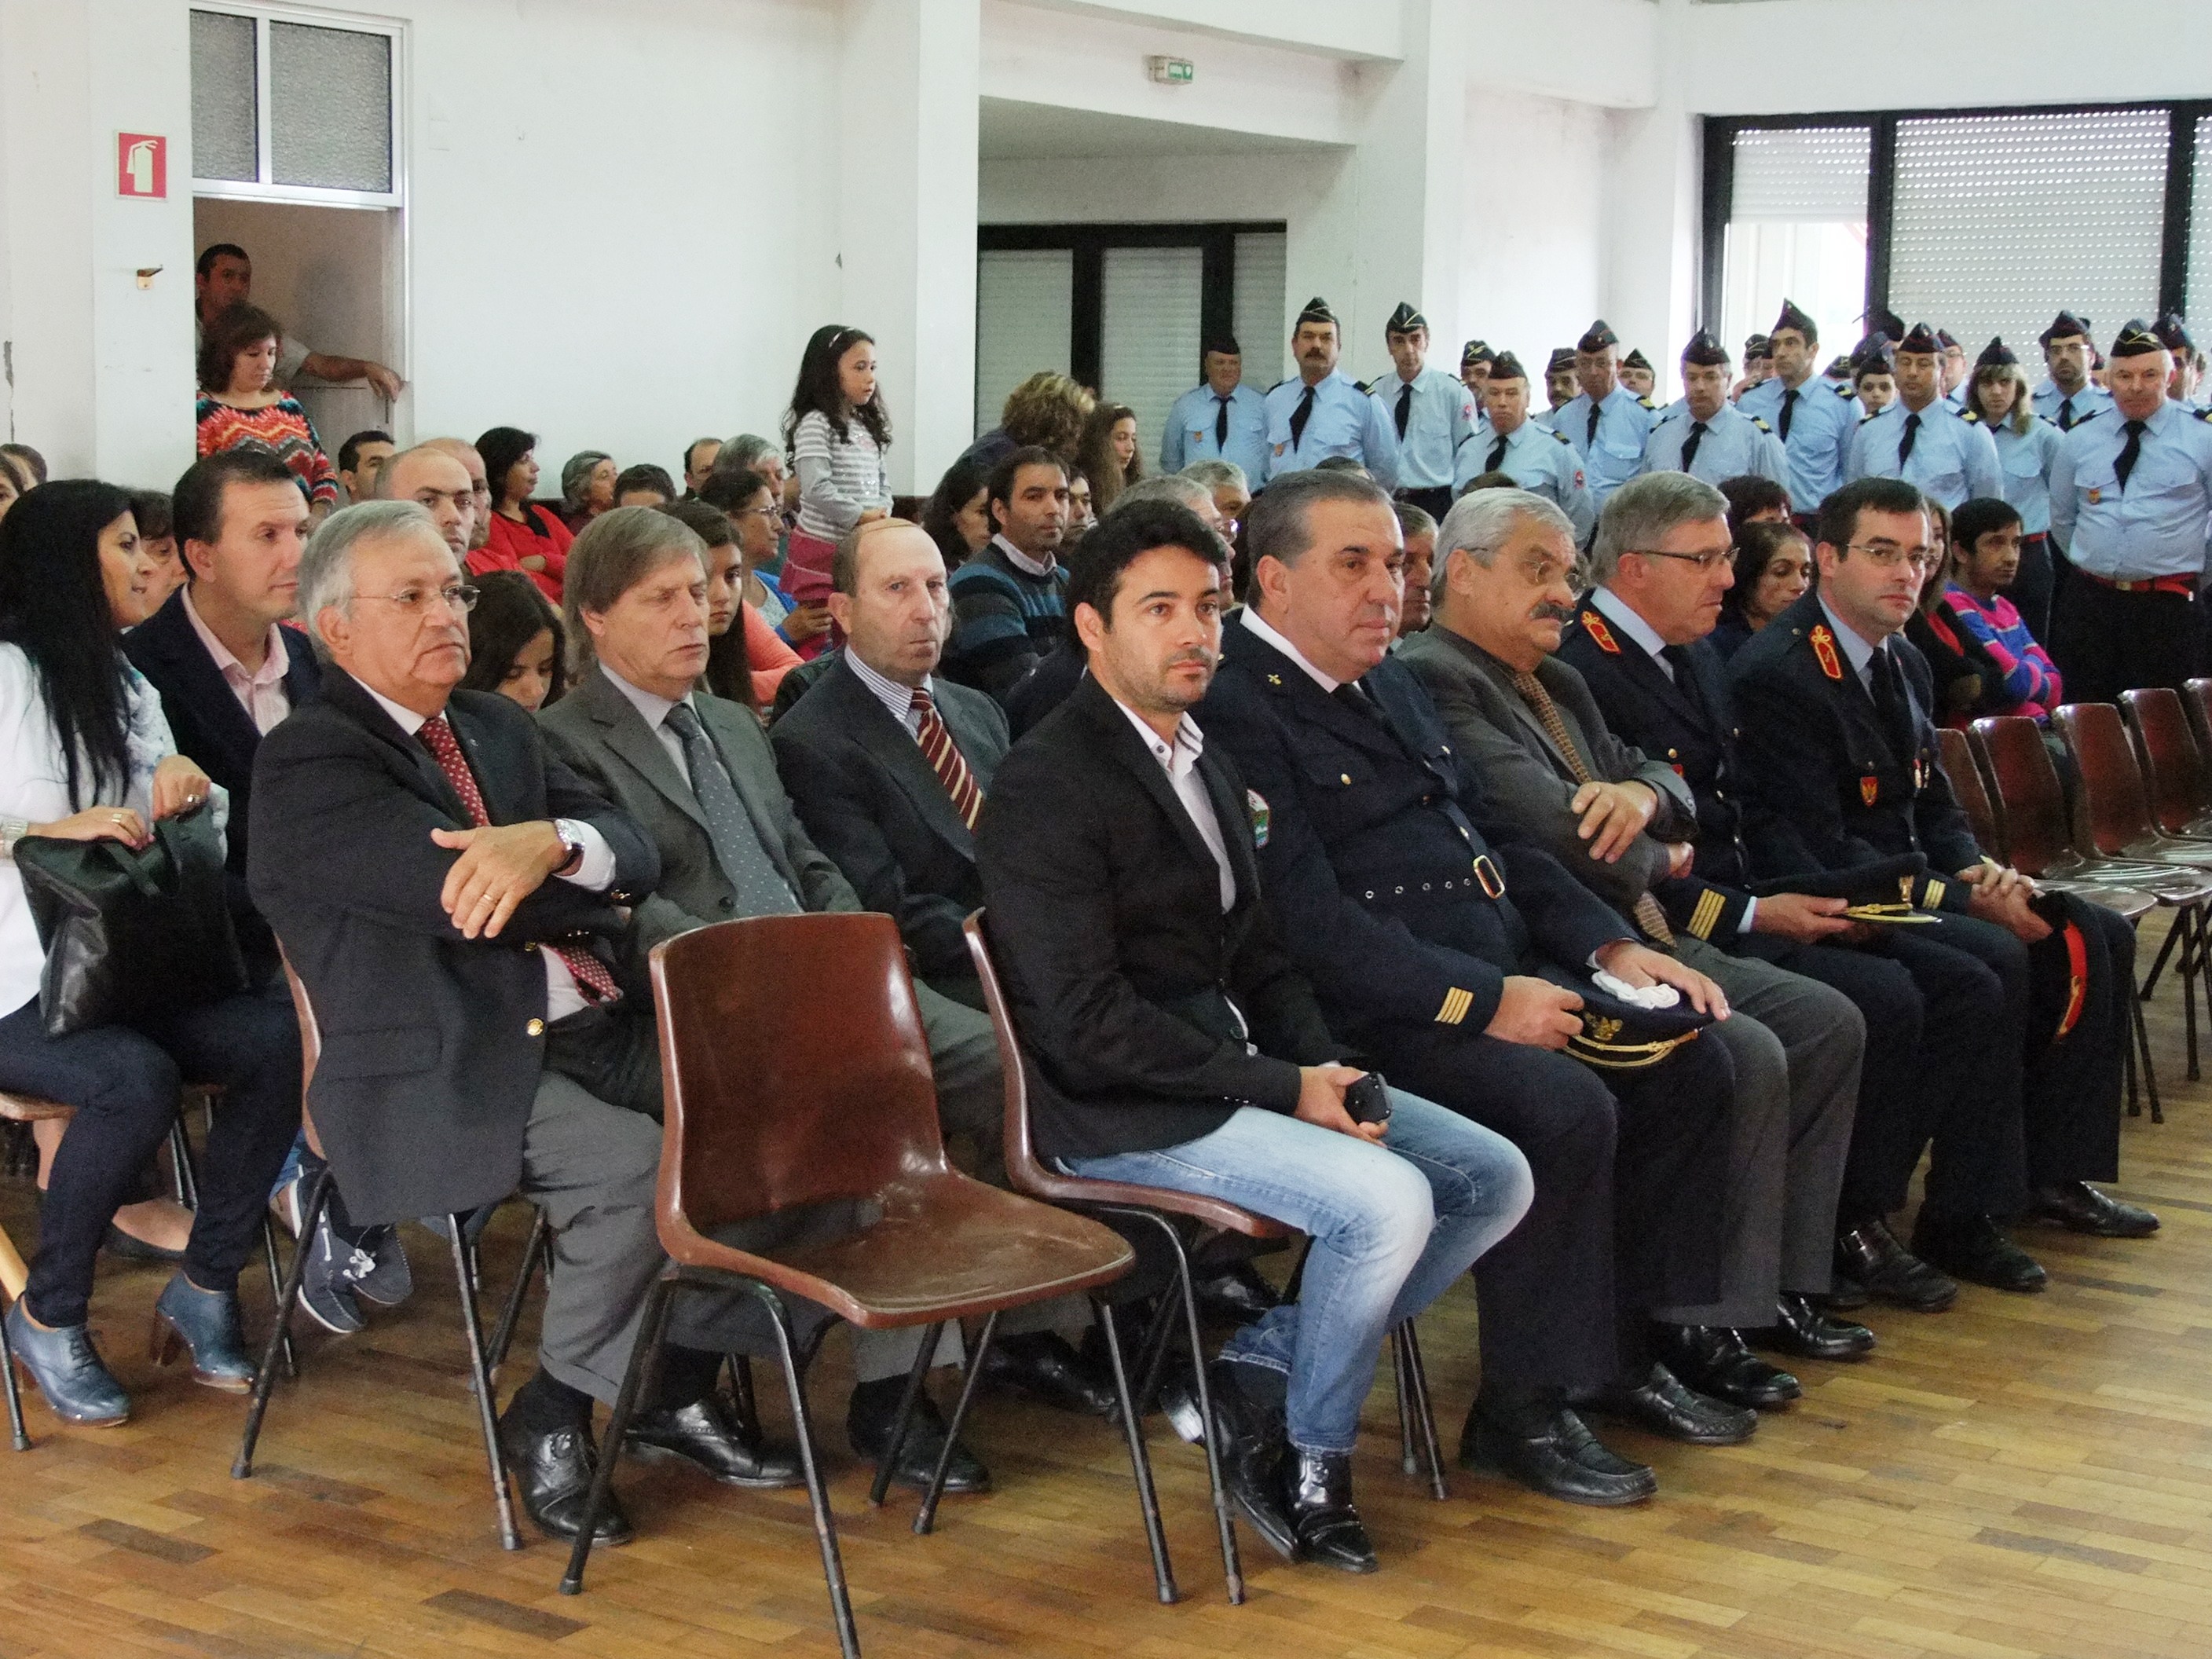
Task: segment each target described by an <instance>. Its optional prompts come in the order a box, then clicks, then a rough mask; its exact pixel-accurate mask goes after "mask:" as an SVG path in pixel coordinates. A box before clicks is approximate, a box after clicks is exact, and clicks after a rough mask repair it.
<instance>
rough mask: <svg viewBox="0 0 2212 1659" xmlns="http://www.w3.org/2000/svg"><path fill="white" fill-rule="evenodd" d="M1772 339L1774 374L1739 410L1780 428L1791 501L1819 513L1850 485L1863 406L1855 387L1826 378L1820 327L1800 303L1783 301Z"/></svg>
mask: <svg viewBox="0 0 2212 1659" xmlns="http://www.w3.org/2000/svg"><path fill="white" fill-rule="evenodd" d="M1767 339H1768V341H1769V343H1770V348H1771V350H1772V351H1773V353H1774V374H1773V375H1772V376H1771V378H1770V379H1768V380H1762V381H1760V382H1759V384H1758V385H1757V386H1753V387H1752V388H1751V390H1750V391H1748V392H1745V393H1744V394H1743V396H1742V397H1741V398H1737V399H1736V404H1735V406H1736V407H1737V408H1738V409H1740V410H1742V411H1743V412H1744V413H1745V414H1747V415H1756V416H1759V419H1760V420H1762V421H1765V422H1766V423H1767V425H1769V426H1771V427H1772V428H1774V435H1775V436H1776V437H1778V438H1779V439H1781V440H1782V447H1783V449H1784V451H1785V452H1787V453H1788V454H1789V457H1790V505H1791V506H1792V507H1795V508H1796V510H1797V512H1799V513H1813V512H1814V511H1817V510H1818V508H1819V507H1820V503H1821V502H1822V501H1826V499H1827V498H1828V496H1829V495H1830V494H1831V493H1832V492H1833V491H1834V490H1835V489H1838V487H1839V486H1840V485H1841V484H1842V483H1843V482H1844V453H1845V452H1846V451H1847V450H1848V449H1849V447H1850V440H1851V434H1852V432H1853V431H1854V430H1855V429H1856V428H1857V425H1858V418H1859V406H1858V402H1857V399H1856V398H1853V397H1852V395H1851V391H1850V387H1849V386H1837V385H1836V384H1835V383H1834V382H1832V381H1830V380H1822V379H1821V378H1820V374H1818V372H1817V367H1818V364H1819V362H1820V326H1819V325H1817V324H1815V323H1814V320H1813V319H1811V318H1810V317H1808V316H1807V315H1806V314H1805V313H1803V312H1802V311H1800V310H1799V309H1798V308H1797V307H1796V304H1795V303H1794V302H1792V301H1789V300H1784V301H1783V302H1782V315H1781V316H1780V317H1779V318H1778V319H1776V320H1775V324H1774V328H1773V330H1772V331H1771V333H1770V334H1769V335H1768V336H1767Z"/></svg>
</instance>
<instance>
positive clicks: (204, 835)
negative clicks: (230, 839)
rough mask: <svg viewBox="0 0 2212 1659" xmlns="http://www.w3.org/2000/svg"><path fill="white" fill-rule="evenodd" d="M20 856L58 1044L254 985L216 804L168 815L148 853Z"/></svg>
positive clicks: (32, 846) (25, 847)
mask: <svg viewBox="0 0 2212 1659" xmlns="http://www.w3.org/2000/svg"><path fill="white" fill-rule="evenodd" d="M15 868H16V870H17V871H18V872H20V873H21V876H22V878H23V894H24V896H25V898H26V899H27V900H28V901H29V903H30V908H31V920H32V921H33V922H34V923H35V924H37V927H38V929H39V940H40V943H41V944H42V945H45V946H46V973H45V975H44V976H43V977H42V978H41V979H40V981H39V1014H40V1018H41V1019H43V1020H44V1022H45V1024H46V1035H47V1036H68V1035H69V1034H70V1032H72V1031H82V1030H89V1029H91V1028H92V1027H94V1026H99V1025H131V1024H137V1023H138V1022H139V1021H141V1020H143V1019H144V1018H147V1017H148V1016H150V1015H153V1014H157V1013H162V1012H173V1011H175V1010H177V1009H179V1008H191V1007H197V1006H200V1005H202V1004H204V1003H209V1002H217V1001H220V1000H222V999H223V998H225V997H228V996H235V995H236V994H238V993H239V992H240V991H243V990H244V989H245V988H246V962H245V959H244V958H243V957H241V956H240V954H239V950H238V937H237V935H236V934H235V933H234V932H233V931H232V930H231V925H230V905H229V902H228V898H227V896H226V895H225V892H224V884H223V848H222V836H220V835H219V834H218V833H217V832H216V827H215V815H214V814H213V813H212V812H210V811H208V809H207V808H206V807H205V806H202V807H199V808H197V810H195V811H191V812H187V813H185V814H184V815H183V816H181V817H172V818H163V819H161V821H160V822H159V823H156V824H155V826H154V839H153V840H152V841H150V842H148V843H147V844H146V847H145V848H144V850H143V851H139V852H134V851H132V850H131V848H129V847H126V846H125V845H124V843H123V842H119V841H110V840H107V839H106V838H104V837H103V838H102V839H100V840H99V841H65V840H63V839H61V838H60V837H58V836H25V837H23V838H22V839H21V840H20V841H18V842H16V843H15Z"/></svg>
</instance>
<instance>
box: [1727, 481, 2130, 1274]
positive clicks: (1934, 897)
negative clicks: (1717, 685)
mask: <svg viewBox="0 0 2212 1659" xmlns="http://www.w3.org/2000/svg"><path fill="white" fill-rule="evenodd" d="M1931 528H1932V526H1931V520H1930V515H1929V510H1928V503H1927V500H1926V498H1925V497H1924V496H1923V495H1921V493H1920V492H1919V490H1917V489H1915V488H1914V487H1913V486H1912V485H1911V484H1910V483H1905V482H1904V481H1903V480H1901V479H1895V478H1863V479H1860V480H1858V481H1857V482H1856V483H1850V484H1847V485H1845V486H1844V488H1843V489H1839V490H1838V491H1837V492H1836V493H1835V494H1834V495H1831V496H1830V497H1828V499H1827V500H1826V501H1825V502H1823V503H1822V504H1821V507H1820V526H1819V535H1818V542H1819V544H1818V546H1817V548H1816V549H1815V557H1816V560H1817V562H1818V564H1819V567H1820V583H1819V586H1816V587H1814V589H1812V590H1811V591H1809V592H1807V593H1806V595H1805V596H1804V598H1802V599H1799V600H1798V601H1797V602H1796V604H1795V605H1792V606H1790V609H1788V610H1787V611H1784V612H1783V613H1782V614H1781V615H1780V616H1778V617H1776V618H1775V619H1774V621H1773V622H1772V623H1769V624H1768V625H1767V627H1765V629H1761V630H1760V631H1759V633H1758V634H1756V635H1753V637H1752V640H1751V641H1750V643H1748V644H1747V645H1746V646H1745V647H1743V649H1742V650H1741V651H1740V652H1738V653H1736V656H1735V660H1734V661H1733V662H1732V663H1731V665H1730V668H1731V671H1732V673H1733V682H1734V685H1733V689H1734V694H1735V706H1736V711H1737V717H1738V720H1739V721H1740V729H1741V732H1742V734H1743V737H1742V758H1743V763H1744V770H1745V773H1746V775H1747V777H1746V781H1747V786H1748V787H1749V790H1750V793H1751V794H1752V795H1753V798H1754V799H1757V800H1758V801H1759V804H1760V805H1761V806H1762V807H1763V808H1764V809H1765V817H1762V818H1760V819H1759V820H1757V821H1754V822H1753V823H1750V824H1748V825H1747V829H1749V830H1750V832H1751V833H1750V836H1749V839H1750V841H1751V854H1752V863H1753V872H1754V873H1755V874H1757V875H1759V876H1767V877H1774V876H1794V875H1797V874H1799V873H1801V872H1818V871H1823V870H1826V871H1840V870H1847V869H1850V868H1852V867H1854V866H1865V865H1867V864H1870V863H1873V862H1875V860H1881V859H1884V858H1892V857H1898V856H1918V857H1922V858H1924V859H1925V860H1927V862H1928V866H1929V871H1930V872H1931V873H1932V874H1933V875H1934V876H1935V877H1936V879H1935V880H1932V881H1929V882H1927V883H1926V884H1924V887H1923V890H1922V891H1921V892H1920V893H1919V894H1918V895H1917V897H1918V899H1919V902H1920V903H1921V905H1922V906H1923V909H1922V910H1921V911H1919V912H1916V913H1914V914H1930V915H1933V916H1934V917H1935V920H1933V921H1930V922H1928V923H1925V924H1915V925H1913V926H1912V927H1911V935H1912V939H1914V940H1917V941H1925V942H1926V944H1927V945H1932V946H1935V947H1937V948H1942V949H1947V950H1950V951H1962V952H1965V953H1966V955H1968V956H1970V957H1973V958H1974V959H1975V960H1976V961H1977V962H1978V963H1979V964H1980V965H1981V968H1982V969H1983V970H1984V972H1985V973H1986V975H1988V976H1989V980H1990V986H1991V987H1992V991H1993V994H1996V995H1997V998H1998V1000H1997V1004H1996V1007H1997V1013H1996V1018H1997V1019H1998V1021H1999V1024H1997V1026H1996V1030H1998V1031H1999V1032H2000V1033H2001V1034H2002V1041H2001V1042H1996V1044H1994V1045H1993V1046H1992V1048H1991V1057H1990V1064H1991V1066H1992V1067H1994V1068H1998V1069H1997V1071H1996V1074H1995V1075H1994V1076H1993V1077H1992V1078H1991V1079H1989V1081H1990V1083H1991V1084H1992V1085H1993V1086H1995V1087H1996V1090H1997V1097H1996V1098H1997V1105H1998V1108H1999V1110H1998V1112H1997V1113H1996V1115H1994V1116H1992V1117H1991V1118H1990V1119H1989V1120H1988V1121H1986V1123H1985V1124H1984V1128H1983V1130H1982V1132H1981V1133H1978V1134H1977V1135H1975V1136H1972V1137H1959V1138H1957V1139H1954V1140H1953V1141H1952V1142H1951V1143H1949V1144H1947V1142H1946V1139H1945V1137H1944V1136H1943V1135H1942V1134H1941V1133H1938V1134H1937V1135H1936V1142H1935V1146H1936V1157H1935V1159H1934V1161H1933V1163H1932V1164H1930V1166H1929V1175H1928V1180H1927V1185H1926V1193H1925V1201H1924V1202H1923V1205H1922V1206H1921V1210H1920V1215H1919V1219H1918V1221H1917V1225H1915V1227H1914V1230H1913V1236H1912V1252H1913V1254H1914V1255H1917V1256H1918V1257H1920V1258H1921V1259H1922V1260H1923V1261H1926V1262H1929V1263H1930V1264H1932V1265H1933V1266H1935V1267H1937V1268H1939V1269H1941V1270H1942V1271H1943V1272H1945V1273H1949V1274H1951V1275H1952V1276H1953V1277H1954V1278H1959V1279H1972V1280H1974V1281H1975V1282H1977V1283H1979V1284H1984V1285H1992V1286H1994V1287H1996V1288H1997V1289H2000V1290H2008V1291H2036V1290H2040V1289H2041V1288H2043V1285H2044V1284H2045V1274H2044V1272H2043V1269H2042V1268H2041V1267H2039V1266H2038V1265H2037V1264H2036V1262H2035V1261H2033V1259H2032V1258H2031V1257H2029V1256H2028V1255H2027V1252H2025V1251H2023V1250H2021V1249H2020V1248H2019V1247H2018V1246H2017V1245H2016V1244H2015V1243H2012V1242H2011V1240H2010V1239H2008V1237H2006V1235H2005V1233H2004V1231H2003V1229H2002V1225H2000V1224H2001V1222H2002V1221H2003V1220H2005V1219H2007V1218H2010V1217H2012V1216H2015V1215H2018V1214H2020V1213H2021V1212H2029V1211H2032V1212H2033V1213H2034V1214H2036V1215H2037V1216H2038V1217H2039V1218H2045V1219H2049V1220H2052V1221H2056V1222H2058V1223H2059V1224H2061V1225H2065V1226H2068V1227H2070V1228H2072V1229H2074V1230H2075V1231H2079V1232H2087V1233H2094V1234H2098V1235H2101V1236H2104V1237H2142V1235H2144V1234H2146V1233H2148V1232H2151V1231H2154V1230H2155V1229H2156V1227H2157V1225H2158V1221H2157V1218H2155V1217H2154V1216H2153V1215H2151V1214H2150V1212H2148V1211H2146V1210H2142V1209H2138V1208H2137V1207H2136V1206H2133V1205H2130V1204H2124V1203H2122V1202H2120V1201H2119V1200H2116V1199H2113V1198H2111V1197H2109V1196H2108V1195H2106V1194H2104V1193H2101V1192H2100V1191H2099V1190H2098V1189H2097V1188H2094V1187H2093V1186H2091V1185H2090V1184H2089V1183H2090V1182H2093V1181H2110V1180H2112V1179H2113V1178H2114V1177H2115V1176H2117V1175H2118V1170H2119V1108H2120V1075H2121V1066H2122V1065H2123V1063H2124V1046H2123V1045H2124V1042H2125V1041H2126V1033H2127V1019H2128V1013H2127V1007H2126V1002H2125V998H2126V997H2127V995H2128V994H2130V987H2131V978H2130V975H2131V974H2132V971H2133V966H2132V964H2133V963H2134V936H2133V934H2132V933H2130V931H2129V928H2128V927H2127V924H2126V923H2125V922H2124V921H2121V920H2120V919H2119V918H2118V916H2117V915H2115V914H2113V913H2112V912H2111V911H2109V910H2106V909H2103V908H2100V907H2099V906H2096V905H2093V904H2087V903H2083V902H2081V901H2079V900H2075V899H2070V898H2068V897H2065V896H2063V895H2058V894H2039V893H2038V892H2037V890H2036V889H2035V886H2034V884H2033V883H2032V882H2030V881H2029V880H2027V878H2025V877H2023V876H2021V874H2020V873H2019V872H2017V871H2014V870H2010V869H2007V868H2004V867H2003V866H2000V865H1997V864H1996V863H1995V862H1994V861H1992V860H1989V859H1987V858H1985V857H1984V855H1983V853H1982V850H1981V848H1979V846H1978V845H1977V844H1976V842H1975V840H1974V836H1973V832H1972V829H1970V828H1969V827H1968V825H1967V823H1966V814H1965V812H1964V811H1962V810H1960V806H1959V804H1958V800H1957V799H1956V797H1954V795H1953V793H1952V792H1951V784H1950V781H1949V779H1948V778H1947V777H1946V776H1945V775H1944V772H1943V766H1942V759H1941V757H1940V755H1939V753H1938V751H1937V748H1936V729H1935V726H1934V725H1933V724H1932V722H1931V720H1930V714H1929V711H1930V710H1931V709H1932V708H1933V707H1934V686H1933V677H1932V676H1931V674H1930V673H1929V668H1928V664H1927V661H1926V659H1923V657H1922V656H1921V655H1920V653H1919V652H1918V651H1917V650H1915V649H1914V648H1913V647H1912V646H1911V644H1910V643H1909V642H1908V641H1905V639H1904V638H1902V637H1901V635H1902V632H1903V629H1904V627H1905V620H1906V618H1907V617H1910V616H1911V614H1912V612H1913V609H1914V606H1915V605H1916V603H1917V597H1918V594H1919V592H1920V586H1921V581H1922V578H1923V575H1924V574H1925V573H1926V571H1927V569H1928V567H1929V562H1931V561H1932V560H1934V559H1935V558H1936V557H1937V554H1936V551H1935V549H1934V547H1933V544H1932V543H1933V538H1932V535H1931ZM1891 931H1892V932H1893V933H1895V934H1896V935H1897V936H1898V937H1897V938H1896V939H1895V940H1893V943H1892V945H1891V946H1890V948H1891V950H1892V951H1917V950H1919V949H1922V948H1923V945H1920V944H1918V943H1912V942H1908V940H1907V938H1906V935H1905V927H1902V926H1895V927H1892V928H1891ZM1961 1035H1962V1036H1963V1033H1962V1034H1961ZM1907 1150H1908V1152H1909V1157H1908V1159H1907V1163H1906V1167H1907V1168H1908V1169H1909V1168H1910V1166H1911V1161H1913V1160H1917V1156H1918V1152H1919V1148H1918V1146H1917V1144H1915V1145H1914V1146H1911V1147H1910V1148H1909V1149H1907Z"/></svg>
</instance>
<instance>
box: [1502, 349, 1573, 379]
mask: <svg viewBox="0 0 2212 1659" xmlns="http://www.w3.org/2000/svg"><path fill="white" fill-rule="evenodd" d="M1568 362H1569V365H1570V367H1571V366H1572V362H1573V359H1572V358H1571V357H1570V358H1569V360H1568ZM1490 378H1491V379H1492V380H1527V379H1528V370H1527V369H1525V368H1522V367H1521V360H1520V359H1519V358H1518V357H1516V356H1514V355H1513V354H1512V353H1511V352H1510V351H1501V352H1498V353H1497V354H1496V355H1495V356H1492V358H1491V360H1490Z"/></svg>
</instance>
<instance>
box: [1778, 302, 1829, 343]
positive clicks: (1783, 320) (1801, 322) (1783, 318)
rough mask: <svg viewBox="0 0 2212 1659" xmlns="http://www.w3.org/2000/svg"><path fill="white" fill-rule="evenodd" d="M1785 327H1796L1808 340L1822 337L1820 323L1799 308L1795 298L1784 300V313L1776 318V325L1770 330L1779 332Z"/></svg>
mask: <svg viewBox="0 0 2212 1659" xmlns="http://www.w3.org/2000/svg"><path fill="white" fill-rule="evenodd" d="M1785 328H1794V329H1796V331H1798V332H1799V333H1800V334H1802V335H1803V336H1804V337H1806V338H1807V339H1808V340H1817V339H1819V338H1820V325H1819V324H1818V323H1816V322H1814V320H1813V319H1811V318H1810V317H1808V316H1807V315H1806V314H1805V313H1803V312H1802V311H1801V310H1799V309H1798V307H1797V302H1796V301H1795V300H1784V301H1783V302H1782V314H1781V315H1780V316H1779V317H1777V318H1776V319H1774V326H1773V327H1772V328H1771V329H1770V330H1769V331H1768V332H1769V333H1771V334H1779V333H1781V332H1782V331H1783V330H1784V329H1785Z"/></svg>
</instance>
